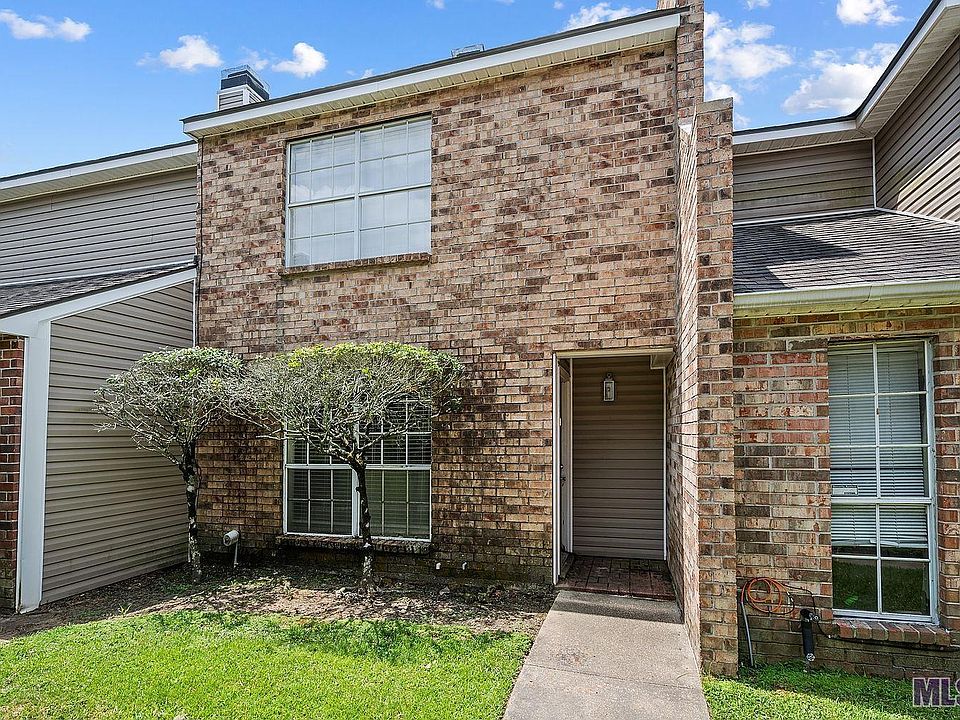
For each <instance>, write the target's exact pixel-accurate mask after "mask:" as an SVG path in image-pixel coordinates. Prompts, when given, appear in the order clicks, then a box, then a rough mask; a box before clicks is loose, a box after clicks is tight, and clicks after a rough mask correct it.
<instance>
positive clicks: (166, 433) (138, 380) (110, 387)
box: [96, 347, 243, 581]
mask: <svg viewBox="0 0 960 720" xmlns="http://www.w3.org/2000/svg"><path fill="white" fill-rule="evenodd" d="M242 370H243V363H242V362H241V360H240V358H238V357H235V356H234V355H231V354H230V353H228V352H226V351H225V350H218V349H214V348H199V347H194V348H185V349H182V350H164V351H160V352H153V353H148V354H146V355H144V356H143V357H142V358H140V359H139V360H137V362H135V363H134V364H133V365H132V366H131V367H130V369H128V370H126V371H124V372H122V373H119V374H117V375H112V376H111V377H109V378H107V380H106V381H105V382H104V384H103V385H102V386H101V387H100V388H99V390H97V393H96V398H97V399H96V409H97V411H98V412H99V413H101V414H102V415H104V416H105V417H106V418H107V421H106V422H105V423H103V424H102V425H101V426H100V429H101V430H116V429H123V430H127V431H129V432H130V434H131V437H132V439H133V442H134V443H135V444H136V445H137V446H138V447H140V448H142V449H144V450H148V451H150V452H153V453H156V454H158V455H161V456H163V457H165V458H166V459H167V460H169V461H170V462H172V463H173V464H174V465H176V466H177V469H178V470H179V471H180V474H181V475H182V476H183V481H184V485H185V487H186V493H187V522H188V530H187V547H188V550H189V559H190V566H191V569H192V573H193V578H194V580H195V581H196V580H198V579H199V578H200V575H201V566H200V547H199V542H198V535H199V530H198V526H197V499H198V497H199V494H200V488H201V486H202V474H201V470H200V463H199V461H198V458H197V444H198V443H199V441H200V439H201V438H202V437H203V435H204V433H206V432H207V430H208V429H210V427H211V426H213V425H215V424H216V423H219V422H221V421H222V420H224V419H225V418H226V417H227V416H228V415H229V414H230V407H231V402H232V401H233V400H234V399H235V397H236V392H237V387H238V386H239V382H240V379H241V376H242Z"/></svg>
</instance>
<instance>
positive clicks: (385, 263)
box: [280, 252, 430, 280]
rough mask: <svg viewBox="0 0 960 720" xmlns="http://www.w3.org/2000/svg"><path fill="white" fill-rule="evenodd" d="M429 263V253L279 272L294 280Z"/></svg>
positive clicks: (319, 264)
mask: <svg viewBox="0 0 960 720" xmlns="http://www.w3.org/2000/svg"><path fill="white" fill-rule="evenodd" d="M429 262H430V253H428V252H418V253H405V254H403V255H382V256H380V257H372V258H360V259H358V260H340V261H338V262H329V263H317V264H314V265H298V266H297V267H284V268H281V270H280V277H281V278H283V279H285V280H286V279H295V278H299V277H304V276H310V275H318V274H322V273H330V272H337V271H341V270H360V269H363V268H370V267H389V266H397V265H426V264H427V263H429Z"/></svg>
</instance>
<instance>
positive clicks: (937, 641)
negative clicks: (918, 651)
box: [832, 618, 952, 648]
mask: <svg viewBox="0 0 960 720" xmlns="http://www.w3.org/2000/svg"><path fill="white" fill-rule="evenodd" d="M833 627H834V629H835V634H836V636H837V637H839V638H840V639H842V640H867V641H872V642H896V643H905V644H908V645H920V646H927V647H940V648H946V647H950V646H951V645H952V642H951V638H950V632H949V631H948V630H946V629H944V628H942V627H940V626H938V625H932V624H930V623H911V622H895V621H893V620H865V619H862V618H834V620H833ZM832 634H833V633H832Z"/></svg>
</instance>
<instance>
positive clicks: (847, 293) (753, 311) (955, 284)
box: [733, 278, 960, 317]
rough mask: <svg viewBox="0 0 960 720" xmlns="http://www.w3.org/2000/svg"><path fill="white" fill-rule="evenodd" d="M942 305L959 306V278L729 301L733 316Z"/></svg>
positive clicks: (788, 292) (791, 292)
mask: <svg viewBox="0 0 960 720" xmlns="http://www.w3.org/2000/svg"><path fill="white" fill-rule="evenodd" d="M944 305H960V278H950V279H947V280H918V281H914V282H891V283H865V284H862V285H841V286H836V287H814V288H804V289H801V290H772V291H768V292H756V293H738V294H736V295H735V296H734V298H733V311H734V315H735V316H737V317H769V316H774V315H794V314H797V313H809V312H820V311H849V310H860V309H871V310H878V309H888V310H889V309H895V308H903V307H942V306H944Z"/></svg>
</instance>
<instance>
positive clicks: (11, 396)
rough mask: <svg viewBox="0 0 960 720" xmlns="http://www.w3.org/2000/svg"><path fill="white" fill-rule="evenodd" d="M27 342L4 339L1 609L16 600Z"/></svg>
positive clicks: (0, 375) (0, 359)
mask: <svg viewBox="0 0 960 720" xmlns="http://www.w3.org/2000/svg"><path fill="white" fill-rule="evenodd" d="M22 403H23V338H18V337H12V336H9V335H2V336H0V607H5V608H12V607H13V606H14V601H15V597H16V576H17V522H18V521H17V518H18V507H19V501H20V411H21V406H22Z"/></svg>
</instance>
